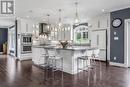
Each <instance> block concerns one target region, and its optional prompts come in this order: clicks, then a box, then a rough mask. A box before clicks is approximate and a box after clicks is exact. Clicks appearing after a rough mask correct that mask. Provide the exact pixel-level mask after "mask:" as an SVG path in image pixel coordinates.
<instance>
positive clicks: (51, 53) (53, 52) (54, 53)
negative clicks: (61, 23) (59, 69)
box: [47, 49, 56, 57]
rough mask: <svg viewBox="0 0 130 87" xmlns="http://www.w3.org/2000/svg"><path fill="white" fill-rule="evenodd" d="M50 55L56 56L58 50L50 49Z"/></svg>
mask: <svg viewBox="0 0 130 87" xmlns="http://www.w3.org/2000/svg"><path fill="white" fill-rule="evenodd" d="M47 51H48V56H50V57H53V56H56V50H55V49H48V50H47Z"/></svg>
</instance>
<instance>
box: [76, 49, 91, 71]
mask: <svg viewBox="0 0 130 87" xmlns="http://www.w3.org/2000/svg"><path fill="white" fill-rule="evenodd" d="M92 54H93V51H92V50H91V49H88V50H86V51H85V52H84V53H83V55H82V56H80V57H78V58H77V70H78V71H79V70H86V68H88V67H89V65H88V63H87V61H88V60H90V58H91V57H92ZM81 61H83V68H79V63H81ZM84 63H86V64H84Z"/></svg>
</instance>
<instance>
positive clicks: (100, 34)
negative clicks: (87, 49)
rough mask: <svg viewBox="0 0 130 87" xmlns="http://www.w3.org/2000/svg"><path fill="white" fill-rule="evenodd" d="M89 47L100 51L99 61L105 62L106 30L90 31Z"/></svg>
mask: <svg viewBox="0 0 130 87" xmlns="http://www.w3.org/2000/svg"><path fill="white" fill-rule="evenodd" d="M91 46H92V47H98V48H99V49H100V57H101V58H100V59H101V60H104V61H105V60H106V30H98V31H92V33H91Z"/></svg>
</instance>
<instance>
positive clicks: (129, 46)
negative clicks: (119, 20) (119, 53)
mask: <svg viewBox="0 0 130 87" xmlns="http://www.w3.org/2000/svg"><path fill="white" fill-rule="evenodd" d="M127 38H128V39H127V40H128V41H127V42H128V43H127V44H128V45H127V49H128V50H127V51H128V57H127V58H128V67H130V22H128V37H127Z"/></svg>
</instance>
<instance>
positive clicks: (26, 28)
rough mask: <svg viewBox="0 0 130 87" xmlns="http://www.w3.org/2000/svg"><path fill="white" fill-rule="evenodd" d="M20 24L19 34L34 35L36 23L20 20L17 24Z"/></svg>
mask: <svg viewBox="0 0 130 87" xmlns="http://www.w3.org/2000/svg"><path fill="white" fill-rule="evenodd" d="M17 24H18V33H31V34H32V33H33V30H34V28H33V24H34V22H33V21H31V20H26V19H20V20H18V22H17Z"/></svg>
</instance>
